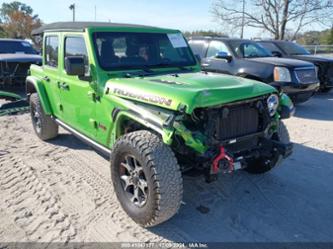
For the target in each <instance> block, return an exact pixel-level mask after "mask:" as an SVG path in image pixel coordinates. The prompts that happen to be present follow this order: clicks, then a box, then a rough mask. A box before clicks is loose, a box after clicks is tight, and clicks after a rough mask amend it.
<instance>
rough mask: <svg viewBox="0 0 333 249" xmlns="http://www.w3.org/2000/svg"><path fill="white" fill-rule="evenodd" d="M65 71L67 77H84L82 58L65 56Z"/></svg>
mask: <svg viewBox="0 0 333 249" xmlns="http://www.w3.org/2000/svg"><path fill="white" fill-rule="evenodd" d="M65 70H66V73H67V74H68V75H73V76H84V74H85V66H84V58H83V56H67V57H66V58H65Z"/></svg>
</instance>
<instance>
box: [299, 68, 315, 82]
mask: <svg viewBox="0 0 333 249" xmlns="http://www.w3.org/2000/svg"><path fill="white" fill-rule="evenodd" d="M295 73H296V77H297V79H298V82H299V83H303V84H308V83H315V82H318V79H317V75H316V70H315V69H314V68H313V69H312V68H310V69H296V70H295Z"/></svg>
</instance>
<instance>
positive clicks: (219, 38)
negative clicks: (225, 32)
mask: <svg viewBox="0 0 333 249" xmlns="http://www.w3.org/2000/svg"><path fill="white" fill-rule="evenodd" d="M189 40H209V41H213V40H220V41H230V42H232V41H247V42H255V41H253V40H249V39H239V38H229V37H224V36H192V37H189Z"/></svg>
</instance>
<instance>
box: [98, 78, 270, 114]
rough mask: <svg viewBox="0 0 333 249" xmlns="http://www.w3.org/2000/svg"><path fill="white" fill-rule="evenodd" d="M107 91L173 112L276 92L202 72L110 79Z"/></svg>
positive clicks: (262, 85)
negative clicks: (181, 108) (184, 108)
mask: <svg viewBox="0 0 333 249" xmlns="http://www.w3.org/2000/svg"><path fill="white" fill-rule="evenodd" d="M105 88H106V92H108V93H109V94H110V95H116V96H118V97H122V98H125V99H131V100H135V101H138V102H142V103H147V104H153V105H156V106H160V107H163V108H167V109H171V110H178V109H179V108H180V107H182V106H183V107H186V110H185V111H186V113H192V111H193V110H194V109H195V108H198V107H210V106H217V105H221V104H226V103H230V102H234V101H239V100H243V99H249V98H254V97H257V96H261V95H265V94H269V93H273V92H275V89H274V88H273V87H271V86H269V85H267V84H264V83H260V82H257V81H254V80H249V79H244V78H240V77H234V76H229V75H223V74H213V73H209V74H206V73H201V72H199V73H184V74H178V75H163V76H153V77H136V78H117V79H111V80H109V81H108V82H107V84H106V86H105Z"/></svg>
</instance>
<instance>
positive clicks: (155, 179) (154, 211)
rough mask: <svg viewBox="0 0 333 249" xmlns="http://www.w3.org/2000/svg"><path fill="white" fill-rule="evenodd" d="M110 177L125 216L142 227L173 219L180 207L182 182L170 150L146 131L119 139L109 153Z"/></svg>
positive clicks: (156, 137)
mask: <svg viewBox="0 0 333 249" xmlns="http://www.w3.org/2000/svg"><path fill="white" fill-rule="evenodd" d="M111 176H112V181H113V186H114V189H115V192H116V195H117V198H118V200H119V202H120V204H121V206H122V207H123V209H124V210H125V212H126V213H127V214H128V215H129V216H130V217H131V218H132V219H133V220H134V221H135V222H136V223H138V224H140V225H141V226H144V227H152V226H155V225H158V224H160V223H162V222H164V221H166V220H168V219H170V218H171V217H172V216H174V215H175V214H176V213H177V211H178V209H179V207H180V204H181V200H182V195H183V181H182V176H181V172H180V168H179V165H178V163H177V160H176V157H175V155H174V153H173V152H172V150H171V149H170V147H168V146H167V145H165V144H164V143H163V142H162V141H161V139H160V138H159V137H158V136H156V135H155V134H153V133H151V132H149V131H136V132H132V133H129V134H126V135H124V136H123V137H121V138H120V139H119V140H118V141H117V142H116V144H115V145H114V148H113V149H112V153H111Z"/></svg>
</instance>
